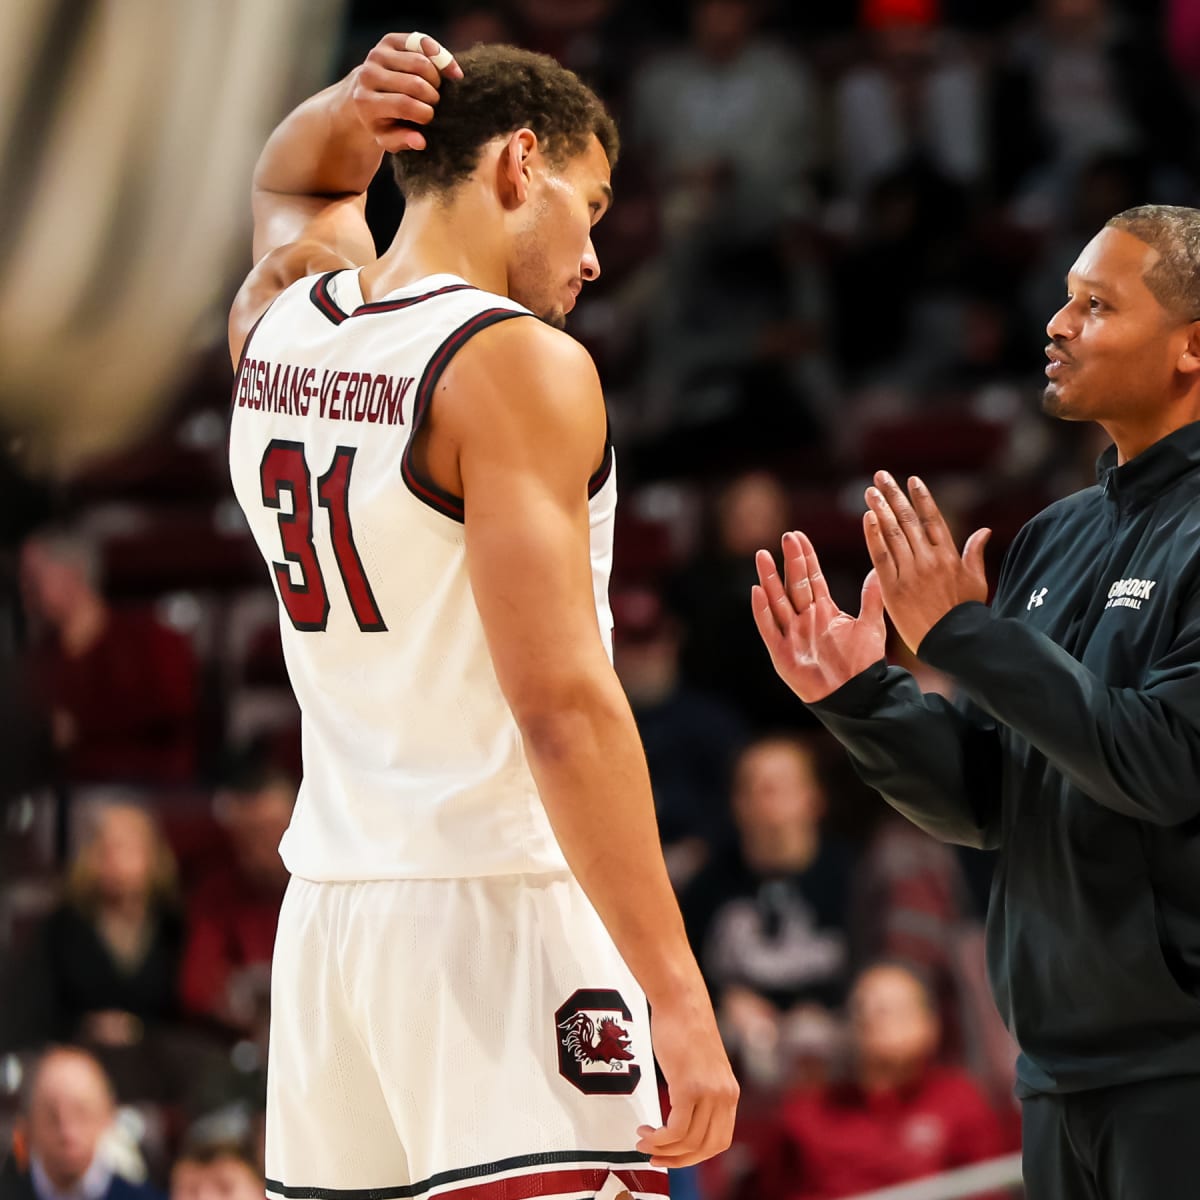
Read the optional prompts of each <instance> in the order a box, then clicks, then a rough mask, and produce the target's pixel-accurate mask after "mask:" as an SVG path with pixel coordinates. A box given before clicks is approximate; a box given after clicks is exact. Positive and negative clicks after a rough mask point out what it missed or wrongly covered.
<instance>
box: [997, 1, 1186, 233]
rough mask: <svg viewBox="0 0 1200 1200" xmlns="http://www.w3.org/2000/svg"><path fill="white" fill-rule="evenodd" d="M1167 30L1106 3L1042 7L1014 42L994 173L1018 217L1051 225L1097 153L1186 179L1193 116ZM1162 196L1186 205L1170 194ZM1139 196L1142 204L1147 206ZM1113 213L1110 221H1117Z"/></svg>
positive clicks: (1006, 67)
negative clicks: (1170, 58)
mask: <svg viewBox="0 0 1200 1200" xmlns="http://www.w3.org/2000/svg"><path fill="white" fill-rule="evenodd" d="M1160 31H1161V25H1160V24H1159V23H1156V22H1154V21H1153V20H1144V19H1142V14H1141V13H1140V12H1139V13H1138V15H1137V16H1133V15H1130V16H1125V15H1123V14H1121V13H1120V12H1119V11H1118V10H1117V9H1115V8H1114V7H1113V6H1112V5H1110V4H1109V3H1107V2H1106V0H1040V3H1039V4H1038V7H1037V16H1036V19H1035V20H1034V21H1033V22H1032V23H1030V24H1029V25H1028V26H1027V27H1025V28H1024V29H1021V30H1020V31H1019V32H1018V33H1017V35H1016V36H1015V38H1014V39H1013V41H1012V44H1011V47H1010V49H1009V52H1008V55H1007V58H1006V60H1005V61H1004V62H1003V63H1002V66H1001V70H1000V71H999V73H998V76H997V85H996V91H995V96H994V105H995V110H994V111H995V116H994V128H995V131H996V146H995V161H994V167H995V174H996V178H997V183H998V185H999V187H1000V191H1001V194H1004V195H1008V194H1013V193H1015V197H1016V201H1017V207H1016V210H1015V211H1016V216H1017V218H1018V220H1019V221H1020V222H1021V223H1022V224H1025V225H1028V226H1032V227H1041V226H1044V225H1045V224H1046V223H1047V222H1048V221H1049V220H1050V219H1051V217H1052V216H1053V213H1054V205H1055V201H1056V197H1057V196H1058V195H1061V194H1065V193H1067V192H1068V191H1069V189H1070V188H1071V186H1072V185H1073V184H1074V182H1075V180H1076V177H1077V175H1078V172H1079V170H1080V168H1081V167H1082V166H1083V164H1085V163H1087V162H1089V161H1091V160H1092V159H1094V158H1095V157H1096V156H1098V155H1105V154H1141V155H1144V156H1145V157H1146V158H1147V159H1148V160H1149V161H1150V162H1151V163H1152V164H1153V165H1154V166H1155V167H1156V168H1159V169H1167V170H1168V171H1169V172H1170V174H1171V176H1172V177H1173V182H1172V183H1171V185H1170V186H1171V189H1172V190H1173V189H1174V188H1177V187H1179V186H1180V184H1181V182H1182V181H1181V180H1180V178H1179V176H1178V174H1177V172H1178V171H1179V170H1180V169H1189V168H1190V169H1194V167H1195V163H1196V151H1197V147H1196V139H1195V114H1194V112H1193V110H1192V109H1191V107H1190V105H1189V104H1188V102H1187V98H1186V96H1185V95H1184V93H1183V90H1182V88H1181V87H1180V86H1179V83H1178V81H1177V78H1176V76H1175V75H1174V73H1173V72H1172V71H1171V69H1170V66H1169V64H1168V62H1167V60H1166V56H1165V52H1164V46H1163V39H1162V36H1161V32H1160ZM1159 182H1160V187H1159V188H1156V192H1159V193H1160V194H1159V195H1158V198H1159V199H1160V200H1163V201H1167V202H1172V203H1174V202H1179V201H1178V200H1177V199H1176V198H1175V197H1174V196H1173V195H1172V194H1171V192H1170V191H1168V192H1167V193H1166V194H1162V192H1161V183H1163V182H1167V177H1166V176H1160V181H1159ZM1144 200H1145V196H1139V198H1138V202H1144ZM1111 215H1112V213H1111V211H1109V212H1108V213H1107V214H1106V216H1111Z"/></svg>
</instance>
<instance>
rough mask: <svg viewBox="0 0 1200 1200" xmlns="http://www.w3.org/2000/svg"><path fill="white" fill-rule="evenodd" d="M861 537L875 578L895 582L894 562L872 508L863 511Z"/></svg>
mask: <svg viewBox="0 0 1200 1200" xmlns="http://www.w3.org/2000/svg"><path fill="white" fill-rule="evenodd" d="M863 537H864V538H865V539H866V542H867V553H868V554H869V555H870V556H871V566H872V568H873V569H874V572H875V578H876V579H878V580H879V582H880V584H891V583H895V581H896V576H897V571H896V562H895V560H894V559H893V558H892V554H891V548H890V546H889V544H888V540H887V538H885V537H884V535H883V527H882V526H881V525H880V523H879V517H878V516H877V515H876V514H875V512H874V510H868V511H867V512H865V513H863Z"/></svg>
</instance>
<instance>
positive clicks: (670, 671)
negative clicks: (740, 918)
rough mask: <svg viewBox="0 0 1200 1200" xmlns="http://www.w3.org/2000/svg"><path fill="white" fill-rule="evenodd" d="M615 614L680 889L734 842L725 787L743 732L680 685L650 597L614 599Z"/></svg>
mask: <svg viewBox="0 0 1200 1200" xmlns="http://www.w3.org/2000/svg"><path fill="white" fill-rule="evenodd" d="M612 610H613V619H614V622H615V627H614V630H613V660H614V663H615V665H616V669H617V675H618V676H619V677H620V680H621V683H622V685H623V686H624V688H625V694H626V695H627V696H628V697H629V704H630V707H631V708H632V709H633V716H634V719H635V720H636V721H637V726H638V732H639V733H640V734H641V737H642V745H643V746H644V748H645V751H646V761H647V764H648V766H649V768H650V783H651V786H652V787H653V789H654V808H655V812H656V814H657V816H658V830H659V835H660V836H661V838H662V842H663V852H664V854H665V856H666V860H667V870H668V872H669V873H670V876H671V881H672V883H674V885H675V887H676V890H678V889H679V888H681V887H682V886H683V885H684V884H685V883H686V882H687V881H688V880H689V879H690V878H691V877H692V876H693V875H694V874H695V873H696V871H697V870H698V869H699V868H700V867H701V866H703V865H704V863H705V862H707V861H708V859H709V857H710V856H711V855H712V853H713V852H714V850H718V849H720V848H722V847H724V846H725V845H726V844H727V843H728V842H729V840H730V838H731V836H732V833H733V825H732V821H731V819H730V814H729V786H730V783H731V781H732V778H733V764H734V761H735V759H736V757H737V754H738V752H739V751H740V750H741V748H742V745H743V743H744V742H745V738H746V735H745V727H744V725H743V723H742V721H741V720H740V718H739V717H738V716H737V714H736V713H735V712H734V711H733V710H732V709H730V708H729V707H728V706H727V705H726V704H724V703H723V702H722V701H721V700H719V699H717V698H716V697H714V696H709V695H705V694H704V693H701V692H695V691H692V690H691V689H690V688H687V687H685V686H684V685H683V683H682V682H681V680H680V676H679V628H678V625H677V623H676V622H675V620H674V619H673V618H672V617H671V616H670V615H669V614H668V613H667V611H666V609H665V608H664V607H663V604H662V601H661V599H660V598H659V597H658V596H657V595H656V594H655V593H654V592H651V591H648V590H645V589H642V590H633V589H629V590H626V591H621V592H617V593H615V594H614V595H613V597H612Z"/></svg>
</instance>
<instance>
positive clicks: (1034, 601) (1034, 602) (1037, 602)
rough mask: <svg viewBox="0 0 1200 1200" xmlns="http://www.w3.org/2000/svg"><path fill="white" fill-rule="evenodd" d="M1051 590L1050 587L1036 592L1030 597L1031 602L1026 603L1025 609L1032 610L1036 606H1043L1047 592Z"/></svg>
mask: <svg viewBox="0 0 1200 1200" xmlns="http://www.w3.org/2000/svg"><path fill="white" fill-rule="evenodd" d="M1049 590H1050V589H1049V588H1042V590H1041V591H1040V592H1034V593H1033V594H1032V595H1031V596H1030V597H1029V603H1028V604H1027V605H1025V611H1026V612H1030V611H1032V610H1033V609H1035V608H1041V607H1042V605H1043V604H1045V603H1046V593H1047V592H1048V591H1049Z"/></svg>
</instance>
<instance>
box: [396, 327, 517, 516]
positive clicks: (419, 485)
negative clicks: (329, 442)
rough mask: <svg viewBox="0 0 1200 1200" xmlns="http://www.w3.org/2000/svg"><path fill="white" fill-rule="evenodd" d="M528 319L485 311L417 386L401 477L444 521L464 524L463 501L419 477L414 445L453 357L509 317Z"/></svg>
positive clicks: (450, 340) (441, 352)
mask: <svg viewBox="0 0 1200 1200" xmlns="http://www.w3.org/2000/svg"><path fill="white" fill-rule="evenodd" d="M528 315H529V314H528V313H524V312H519V311H517V310H515V309H511V308H485V309H484V310H483V311H482V312H479V313H476V314H475V315H474V316H473V317H471V318H470V320H468V321H466V322H465V323H464V324H462V325H460V326H459V327H458V328H457V329H455V330H454V331H453V332H452V333H451V334H450V335H449V336H448V337H447V338H446V340H445V341H444V342H442V344H441V345H440V346H439V347H438V348H437V349H436V350H435V351H434V353H433V357H432V358H431V359H430V360H429V365H428V366H427V367H426V368H425V373H424V375H422V376H421V382H420V383H419V384H418V385H417V396H416V400H415V402H414V405H413V422H412V426H413V427H412V433H411V434H410V435H409V438H408V446H407V447H406V448H405V451H404V457H403V458H402V459H401V460H400V474H401V477H402V478H403V480H404V482H405V483H406V484H407V485H408V489H409V491H411V492H412V493H413V495H414V496H416V497H417V499H418V500H421V501H423V502H424V503H425V504H428V505H429V507H430V508H432V509H434V510H435V511H436V512H440V513H441V514H442V516H444V517H449V518H450V519H451V520H453V521H458V522H460V523H461V522H462V520H463V518H464V515H465V509H464V506H463V499H462V497H461V496H456V495H454V494H453V492H448V491H446V489H445V488H441V487H438V485H437V484H436V483H434V481H433V480H432V479H428V478H425V477H423V476H420V475H418V474H417V471H416V468H415V467H414V466H413V465H412V448H413V442H414V441H415V440H416V436H417V433H418V431H419V430H420V428H421V422H422V420H423V419H424V417H425V414H426V413H427V412H428V411H429V405H430V403H431V402H432V400H433V393H434V390H435V389H436V388H437V385H438V381H439V380H440V379H441V377H442V374H443V372H444V371H445V370H446V368H447V367H448V366H449V365H450V360H451V359H452V358H453V357H454V355H455V354H456V353H457V352H458V351H459V350H461V349H462V347H463V346H464V345H465V343H466V342H468V341H469V340H470V339H471V338H472V337H474V336H475V334H477V333H479V332H481V331H482V330H484V329H486V328H487V327H488V326H489V325H495V324H497V323H498V322H500V321H507V320H508V319H509V318H510V317H524V316H528Z"/></svg>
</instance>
